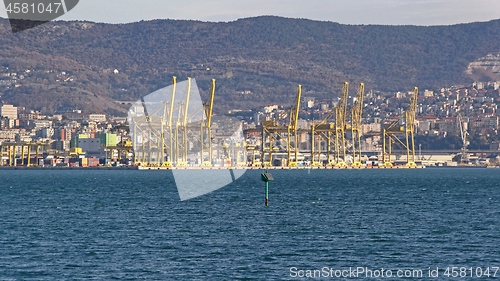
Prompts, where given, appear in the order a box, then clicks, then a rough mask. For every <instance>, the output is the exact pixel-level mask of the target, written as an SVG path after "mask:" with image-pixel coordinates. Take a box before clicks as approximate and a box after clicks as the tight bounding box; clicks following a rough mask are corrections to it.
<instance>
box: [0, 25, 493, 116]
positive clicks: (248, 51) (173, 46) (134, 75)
mask: <svg viewBox="0 0 500 281" xmlns="http://www.w3.org/2000/svg"><path fill="white" fill-rule="evenodd" d="M499 35H500V20H494V21H490V22H481V23H470V24H460V25H453V26H432V27H419V26H378V25H341V24H338V23H332V22H319V21H312V20H305V19H289V18H280V17H270V16H265V17H256V18H248V19H241V20H238V21H234V22H229V23H208V22H198V21H176V20H156V21H142V22H137V23H130V24H120V25H111V24H99V23H91V22H61V21H59V22H52V23H48V24H45V25H42V26H40V27H37V28H34V29H31V30H28V31H25V32H20V33H17V34H12V32H10V30H9V25H8V21H7V20H5V19H0V37H1V38H2V40H1V41H0V73H2V72H6V70H5V67H9V71H24V70H25V69H34V70H35V71H34V72H32V74H30V75H27V76H26V78H25V79H23V80H20V81H17V82H16V83H18V85H21V86H18V87H17V88H16V87H13V86H12V85H11V87H10V88H9V89H7V88H5V87H3V86H2V85H1V84H0V93H3V94H2V98H1V99H3V100H5V101H11V102H14V103H16V104H18V105H29V106H31V107H36V108H37V109H41V108H44V110H46V111H57V110H64V109H66V108H68V107H80V108H82V109H84V110H85V109H87V110H97V111H107V112H117V111H120V110H121V111H123V109H120V108H117V107H116V106H115V104H114V103H113V102H112V99H115V100H121V101H123V100H136V99H137V98H138V97H140V96H144V95H146V94H148V93H150V92H151V91H154V90H156V89H158V88H161V87H164V86H166V85H169V84H170V83H171V77H172V76H173V75H176V76H178V77H179V79H184V78H186V77H188V76H190V77H194V78H196V79H197V81H198V85H199V86H200V87H201V90H202V96H205V97H206V93H207V91H208V88H209V81H210V79H212V78H215V79H217V100H216V110H219V111H221V110H225V109H228V108H233V107H236V108H248V107H253V106H257V105H259V104H263V103H272V102H279V103H291V102H292V97H293V96H294V95H295V89H296V85H297V84H299V83H300V84H302V85H303V89H304V91H305V94H307V95H311V96H317V97H327V96H332V95H334V94H335V95H336V92H337V91H338V89H339V88H340V86H341V83H342V82H343V81H350V82H352V83H357V82H365V83H366V85H367V88H368V89H375V90H382V91H396V90H408V89H410V88H412V87H413V86H418V87H421V88H434V87H442V86H446V85H452V84H457V83H468V82H470V81H471V78H470V77H469V76H468V74H467V73H466V71H467V69H468V66H469V64H470V63H471V62H473V61H475V60H477V59H479V58H482V57H485V56H486V55H488V54H490V53H493V54H497V53H500V36H499ZM114 69H117V70H118V71H119V73H118V74H114V73H113V72H112V71H113V70H114ZM47 71H53V72H49V73H47ZM61 72H65V73H66V74H65V75H63V76H64V77H61V74H60V73H61ZM469 73H470V71H469ZM67 77H71V79H72V81H66V82H63V80H66V79H67ZM4 78H5V77H4ZM58 78H61V79H58ZM0 79H2V78H0ZM57 80H59V81H57ZM14 84H15V83H14ZM43 85H45V86H48V85H50V87H49V88H50V89H49V88H47V87H43ZM243 91H251V94H239V92H243ZM82 93H86V94H82ZM247 93H248V92H247ZM87 95H90V96H93V98H92V99H90V98H87V97H86V96H87ZM27 96H30V97H31V98H30V99H32V102H28V100H29V99H26V97H27ZM20 97H22V98H20ZM96 100H99V101H102V102H98V103H97V104H96Z"/></svg>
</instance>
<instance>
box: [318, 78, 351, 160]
mask: <svg viewBox="0 0 500 281" xmlns="http://www.w3.org/2000/svg"><path fill="white" fill-rule="evenodd" d="M348 95H349V83H348V82H345V83H344V86H343V87H342V91H341V93H340V99H339V103H338V104H337V106H336V107H334V108H333V109H332V110H331V111H330V112H329V113H328V114H327V116H326V117H325V118H323V120H321V121H320V122H318V123H316V124H313V125H312V126H311V138H310V141H311V166H313V167H315V166H316V167H319V166H323V165H322V164H321V155H322V147H321V141H322V140H323V139H325V140H326V142H327V144H326V146H327V147H326V158H327V165H328V166H332V165H335V166H338V167H344V166H347V164H346V156H347V155H346V139H345V129H346V115H347V97H348ZM333 118H335V120H332V119H333ZM332 123H333V124H332ZM315 134H318V148H317V152H316V147H315V143H316V137H315ZM332 138H333V139H332ZM332 143H333V146H334V149H333V152H334V160H332V159H331V151H332V147H331V146H332ZM316 155H317V156H318V158H317V160H316Z"/></svg>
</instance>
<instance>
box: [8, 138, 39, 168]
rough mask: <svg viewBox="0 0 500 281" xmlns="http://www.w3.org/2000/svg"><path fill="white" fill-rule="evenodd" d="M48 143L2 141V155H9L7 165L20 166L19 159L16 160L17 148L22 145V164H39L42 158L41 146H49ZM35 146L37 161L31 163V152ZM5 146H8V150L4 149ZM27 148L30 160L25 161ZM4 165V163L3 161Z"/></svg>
mask: <svg viewBox="0 0 500 281" xmlns="http://www.w3.org/2000/svg"><path fill="white" fill-rule="evenodd" d="M48 145H49V144H48V143H16V142H13V143H2V145H1V147H2V156H3V155H4V153H5V154H6V155H8V161H7V163H6V165H7V166H18V164H17V161H16V156H17V155H16V154H17V150H18V149H17V148H18V147H19V146H21V155H20V158H21V160H22V162H21V166H25V165H26V166H28V167H29V166H38V159H39V158H40V156H39V155H40V147H41V146H48ZM33 147H35V150H36V154H35V163H31V154H32V153H31V152H32V148H33ZM4 148H6V150H7V151H4ZM26 150H27V152H28V155H27V158H28V161H27V162H25V157H26ZM2 165H4V163H2Z"/></svg>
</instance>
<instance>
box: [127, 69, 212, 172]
mask: <svg viewBox="0 0 500 281" xmlns="http://www.w3.org/2000/svg"><path fill="white" fill-rule="evenodd" d="M186 82H187V83H186V90H185V92H184V95H185V96H184V97H183V100H182V101H178V100H176V95H177V81H176V77H173V80H172V83H173V85H172V87H171V92H170V97H169V98H167V99H165V100H164V101H163V102H156V103H153V105H154V106H156V108H154V109H153V110H152V111H151V112H148V110H147V106H146V104H145V101H144V100H142V107H143V111H144V115H143V116H136V117H133V118H132V119H133V128H131V130H132V132H133V137H134V138H135V141H133V143H134V152H135V155H134V162H135V163H136V164H142V165H145V166H162V167H173V166H176V167H186V166H187V162H188V153H189V151H190V147H191V149H194V148H197V149H198V150H200V151H201V156H202V157H201V161H202V164H201V165H202V166H211V162H210V161H211V159H212V143H211V137H212V136H211V115H212V110H213V100H214V93H215V79H212V86H211V90H210V101H209V103H208V104H203V105H201V106H200V107H199V108H193V109H191V108H190V98H191V86H192V85H191V78H188V79H187V81H186ZM176 101H177V102H176ZM139 107H141V106H139ZM203 114H206V118H205V116H204V115H203ZM200 115H201V116H200ZM206 131H208V132H207V133H205V132H206ZM205 136H207V138H205ZM206 150H208V154H209V156H208V157H209V161H204V156H203V155H204V152H205V151H206Z"/></svg>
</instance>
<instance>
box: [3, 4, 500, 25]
mask: <svg viewBox="0 0 500 281" xmlns="http://www.w3.org/2000/svg"><path fill="white" fill-rule="evenodd" d="M1 8H2V9H1V10H0V16H1V17H4V18H5V17H7V13H6V11H5V9H4V7H3V6H1ZM260 15H277V16H284V17H292V18H308V19H314V20H322V21H333V22H339V23H344V24H390V25H400V24H411V25H448V24H456V23H467V22H474V21H489V20H492V19H498V18H500V0H252V1H245V0H213V1H210V0H182V1H172V0H80V3H79V4H78V6H76V7H75V8H74V9H73V10H72V11H70V12H69V13H68V14H66V15H64V16H63V17H62V18H61V19H64V20H89V21H96V22H108V23H127V22H134V21H140V20H151V19H167V18H169V19H193V20H202V21H233V20H236V19H238V18H245V17H254V16H260Z"/></svg>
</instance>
